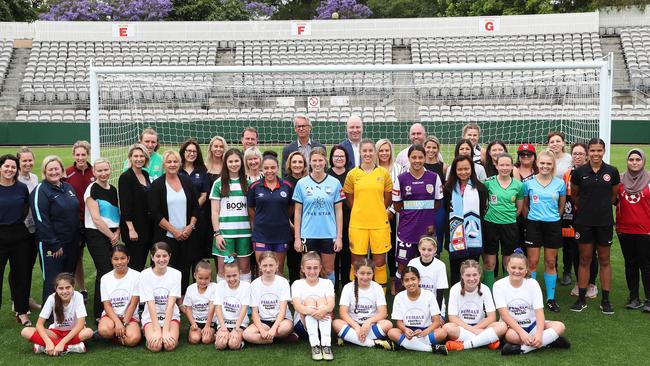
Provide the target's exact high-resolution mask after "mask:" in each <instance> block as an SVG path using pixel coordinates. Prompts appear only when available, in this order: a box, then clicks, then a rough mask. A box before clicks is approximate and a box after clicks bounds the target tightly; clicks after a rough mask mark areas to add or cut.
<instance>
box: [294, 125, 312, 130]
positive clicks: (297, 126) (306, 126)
mask: <svg viewBox="0 0 650 366" xmlns="http://www.w3.org/2000/svg"><path fill="white" fill-rule="evenodd" d="M303 128H309V125H296V129H297V130H301V129H303Z"/></svg>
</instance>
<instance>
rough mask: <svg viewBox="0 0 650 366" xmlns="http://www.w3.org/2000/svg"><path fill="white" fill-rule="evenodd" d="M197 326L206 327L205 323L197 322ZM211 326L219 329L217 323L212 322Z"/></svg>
mask: <svg viewBox="0 0 650 366" xmlns="http://www.w3.org/2000/svg"><path fill="white" fill-rule="evenodd" d="M196 326H197V327H199V329H203V328H205V323H199V322H197V323H196ZM210 326H211V327H212V329H214V330H217V325H216V324H215V323H210Z"/></svg>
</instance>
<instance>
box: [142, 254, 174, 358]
mask: <svg viewBox="0 0 650 366" xmlns="http://www.w3.org/2000/svg"><path fill="white" fill-rule="evenodd" d="M170 257H171V248H170V247H169V244H167V243H165V242H158V243H156V244H154V245H153V246H152V247H151V263H153V265H154V267H153V268H147V269H145V270H144V271H142V273H141V274H140V301H141V302H143V303H144V311H143V312H142V328H143V329H144V336H145V338H146V339H147V348H148V349H149V350H150V351H151V352H160V351H162V350H163V349H164V350H166V351H172V350H174V349H175V348H176V346H177V345H178V337H179V325H180V321H181V314H180V312H179V310H178V306H177V305H176V300H177V299H178V298H180V297H181V272H180V271H178V270H175V269H174V268H171V267H168V266H167V265H168V264H169V259H170Z"/></svg>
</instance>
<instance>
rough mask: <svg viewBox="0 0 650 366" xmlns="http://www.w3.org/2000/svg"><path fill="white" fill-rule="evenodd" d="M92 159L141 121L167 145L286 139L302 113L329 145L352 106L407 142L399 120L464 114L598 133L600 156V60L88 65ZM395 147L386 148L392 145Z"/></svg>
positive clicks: (130, 137) (439, 131)
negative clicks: (252, 132) (250, 136)
mask: <svg viewBox="0 0 650 366" xmlns="http://www.w3.org/2000/svg"><path fill="white" fill-rule="evenodd" d="M89 78H90V90H89V91H90V132H91V145H92V154H91V156H92V159H93V160H94V159H96V158H98V157H99V156H102V157H105V158H108V159H109V160H110V161H111V162H122V161H123V160H124V159H125V158H126V149H127V148H128V146H129V145H131V144H132V143H134V142H136V140H137V137H138V134H139V133H140V132H141V131H142V129H144V128H145V127H154V128H156V129H157V131H158V133H159V135H160V136H161V138H160V141H159V142H160V143H161V145H163V146H166V147H172V146H173V147H174V148H177V147H178V145H179V144H180V142H182V141H183V140H185V139H187V138H190V137H193V138H195V139H197V140H198V141H199V143H201V144H202V145H203V144H206V145H207V142H208V141H209V140H210V139H211V138H212V137H213V136H215V135H221V136H223V137H225V138H226V140H227V141H228V143H229V144H234V145H237V144H239V134H240V133H241V131H242V129H243V127H246V126H253V127H256V128H258V130H259V131H260V134H259V139H260V144H262V145H265V146H267V147H269V148H277V147H278V146H282V145H284V144H287V143H289V142H290V141H292V140H293V139H295V137H294V136H295V134H294V132H293V128H292V119H293V118H292V116H293V115H295V114H296V113H304V114H307V115H309V116H310V118H311V120H312V123H313V126H314V127H313V133H312V136H313V138H314V139H316V140H318V141H320V142H322V143H325V144H327V145H332V144H334V143H336V142H338V141H341V140H342V139H343V138H344V137H345V133H346V129H345V121H346V119H347V118H348V117H349V116H350V115H354V114H358V115H359V116H361V117H362V119H363V120H364V136H365V137H369V138H372V139H374V140H377V139H379V138H389V139H391V140H392V141H393V143H396V144H398V145H404V144H407V143H408V138H407V137H408V126H410V125H411V124H412V123H415V122H421V123H422V124H423V125H424V126H425V128H426V129H427V133H428V134H429V135H436V136H437V137H438V138H439V139H440V140H441V142H442V144H443V145H444V147H442V150H443V151H442V152H443V156H445V157H448V156H452V155H453V153H451V147H450V146H453V144H454V143H455V142H456V140H457V139H458V138H460V137H461V136H460V135H461V132H460V129H461V128H462V126H463V125H464V124H465V123H468V122H476V123H478V124H479V125H480V126H481V128H482V137H481V141H482V143H487V142H488V141H490V140H492V139H497V138H498V139H501V140H504V141H505V142H506V143H507V144H511V145H515V144H518V143H521V142H530V143H545V141H544V138H545V136H546V133H548V132H549V131H550V130H561V131H563V132H565V133H566V135H567V140H568V141H567V143H573V142H576V141H585V140H587V139H589V138H592V137H600V138H602V139H603V140H604V141H605V142H606V144H607V146H606V147H607V149H606V154H607V156H606V157H605V159H606V160H609V151H610V149H609V145H610V134H611V98H612V82H611V80H612V67H611V60H610V61H584V62H520V63H480V64H478V63H452V64H385V65H283V66H268V65H259V66H125V67H121V66H92V67H90V75H89ZM396 153H397V151H394V154H396Z"/></svg>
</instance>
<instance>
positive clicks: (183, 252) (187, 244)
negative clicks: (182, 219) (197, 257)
mask: <svg viewBox="0 0 650 366" xmlns="http://www.w3.org/2000/svg"><path fill="white" fill-rule="evenodd" d="M193 239H194V234H192V235H191V236H190V237H189V238H188V239H187V240H185V241H178V240H176V239H174V238H169V237H166V236H165V237H164V238H162V239H161V240H160V241H164V242H165V243H167V244H168V245H169V246H170V247H171V250H172V254H171V258H169V266H170V267H172V268H175V269H177V270H178V271H180V272H181V293H182V294H183V295H185V290H187V286H189V281H190V266H191V263H190V256H191V253H190V252H191V250H192V248H193Z"/></svg>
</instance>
